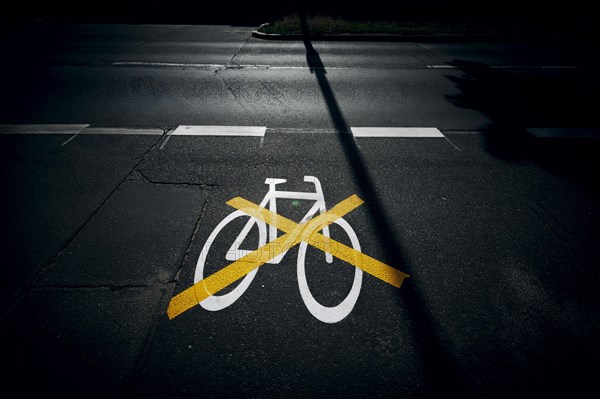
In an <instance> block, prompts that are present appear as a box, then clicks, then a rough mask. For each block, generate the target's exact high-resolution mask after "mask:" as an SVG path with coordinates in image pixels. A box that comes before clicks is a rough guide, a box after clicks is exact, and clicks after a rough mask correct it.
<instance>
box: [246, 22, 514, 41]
mask: <svg viewBox="0 0 600 399" xmlns="http://www.w3.org/2000/svg"><path fill="white" fill-rule="evenodd" d="M267 25H269V24H268V23H264V24H261V25H260V26H259V27H258V28H256V30H253V31H252V36H253V37H255V38H257V39H262V40H305V39H308V40H310V41H361V42H365V41H366V42H475V41H497V40H516V39H519V38H520V37H518V36H514V37H513V36H506V35H485V34H481V35H458V34H436V35H396V34H350V33H339V34H331V35H310V36H308V37H306V36H304V35H301V34H278V33H263V32H259V30H260V29H261V28H263V27H265V26H267Z"/></svg>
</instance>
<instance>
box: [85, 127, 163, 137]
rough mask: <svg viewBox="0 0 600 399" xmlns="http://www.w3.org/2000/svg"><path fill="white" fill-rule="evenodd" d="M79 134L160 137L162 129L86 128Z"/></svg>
mask: <svg viewBox="0 0 600 399" xmlns="http://www.w3.org/2000/svg"><path fill="white" fill-rule="evenodd" d="M79 134H106V135H119V136H137V135H140V136H162V134H163V130H162V129H143V128H121V127H118V128H117V127H87V128H85V129H83V130H82V131H80V132H79Z"/></svg>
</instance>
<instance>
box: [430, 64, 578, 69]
mask: <svg viewBox="0 0 600 399" xmlns="http://www.w3.org/2000/svg"><path fill="white" fill-rule="evenodd" d="M427 69H578V67H577V66H575V65H485V64H481V65H447V64H440V65H427Z"/></svg>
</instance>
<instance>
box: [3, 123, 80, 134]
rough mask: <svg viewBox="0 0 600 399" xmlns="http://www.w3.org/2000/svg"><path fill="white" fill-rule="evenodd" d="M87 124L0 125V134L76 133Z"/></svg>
mask: <svg viewBox="0 0 600 399" xmlns="http://www.w3.org/2000/svg"><path fill="white" fill-rule="evenodd" d="M88 126H89V125H87V124H35V125H34V124H25V125H0V134H77V133H79V132H80V131H81V130H83V129H85V128H86V127H88Z"/></svg>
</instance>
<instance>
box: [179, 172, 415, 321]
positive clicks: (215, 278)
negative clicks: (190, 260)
mask: <svg viewBox="0 0 600 399" xmlns="http://www.w3.org/2000/svg"><path fill="white" fill-rule="evenodd" d="M304 181H305V182H307V183H312V184H314V187H315V190H314V191H313V192H295V191H283V190H278V189H277V187H276V186H277V185H279V184H282V183H285V182H286V180H285V179H275V178H267V179H266V181H265V184H267V185H268V186H269V190H268V191H267V194H266V195H265V197H264V198H263V199H262V201H261V202H260V204H259V205H256V204H253V203H252V202H250V201H247V200H244V199H243V198H240V197H237V198H234V199H232V200H230V201H228V202H227V204H228V205H230V206H232V207H233V208H236V209H237V210H236V211H234V212H232V213H231V214H229V215H228V216H226V217H225V218H224V219H223V220H222V221H221V222H220V223H219V224H218V225H217V226H216V227H215V229H214V230H213V231H212V233H211V234H210V235H209V237H208V239H207V241H206V243H205V244H204V246H203V248H202V251H201V252H200V256H199V257H198V262H197V264H196V269H195V273H194V285H193V286H192V287H190V288H188V289H186V290H185V291H183V292H181V293H179V294H178V295H176V296H175V297H173V298H172V300H171V303H170V304H169V308H168V310H167V313H168V316H169V318H171V319H173V318H174V317H176V316H178V315H179V314H181V313H183V312H185V311H186V310H188V309H190V308H192V307H193V306H195V305H197V304H200V306H201V307H203V308H204V309H206V310H209V311H218V310H222V309H225V308H226V307H228V306H231V305H232V304H233V303H234V302H236V301H237V300H238V299H239V298H240V297H241V296H242V295H243V294H244V292H245V291H246V290H247V289H248V287H249V286H250V284H251V283H252V280H253V279H254V277H255V276H256V274H257V272H258V268H259V267H260V266H262V265H264V264H265V263H270V264H278V263H279V262H281V260H282V259H283V257H284V256H285V255H286V253H287V252H288V250H289V249H290V248H292V247H294V246H295V245H299V247H300V248H299V251H298V258H297V277H298V286H299V289H300V294H301V297H302V300H303V302H304V304H305V305H306V307H307V309H308V310H309V312H310V313H311V314H312V315H313V316H314V317H315V318H317V319H318V320H320V321H322V322H325V323H336V322H339V321H341V320H343V319H344V318H345V317H346V316H348V315H349V314H350V312H351V311H352V309H353V308H354V305H355V304H356V301H357V300H358V297H359V295H360V290H361V286H362V277H363V271H366V272H367V273H369V274H371V275H373V276H375V277H377V278H379V279H381V280H383V281H385V282H387V283H389V284H391V285H393V286H395V287H398V288H399V287H400V285H401V284H402V281H403V280H404V278H406V277H408V275H407V274H405V273H403V272H401V271H399V270H397V269H395V268H393V267H391V266H388V265H386V264H385V263H382V262H380V261H378V260H377V259H375V258H372V257H370V256H368V255H366V254H363V253H362V252H361V247H360V243H359V240H358V237H357V236H356V233H355V232H354V229H352V227H351V226H350V224H349V223H348V222H347V221H346V220H344V219H343V216H344V215H345V214H347V213H348V212H350V211H352V210H353V209H355V208H357V207H358V206H360V205H361V204H362V203H363V201H362V200H361V199H360V198H358V196H356V195H353V196H350V197H348V198H347V199H345V200H344V201H342V202H340V203H339V204H337V205H336V206H334V207H333V208H331V209H329V210H327V209H326V204H325V197H324V194H323V189H322V187H321V183H320V182H319V180H318V179H317V178H316V177H314V176H305V177H304ZM278 199H291V200H297V201H313V202H314V204H313V205H312V207H311V208H310V209H309V211H308V212H307V213H306V214H305V215H304V217H303V218H302V220H301V221H300V223H296V222H293V221H292V220H289V219H287V218H285V217H283V216H281V215H279V214H277V200H278ZM267 205H268V209H267V208H266V207H267ZM243 216H246V217H249V220H248V221H247V222H246V224H245V225H244V227H243V228H242V230H241V231H240V233H239V234H238V236H237V238H236V239H235V240H234V242H233V244H232V245H231V246H230V248H229V250H228V251H227V253H226V254H225V259H226V260H228V261H233V263H231V264H230V265H228V266H226V267H225V268H223V269H221V270H219V271H218V272H216V273H213V274H211V275H210V276H208V277H206V276H204V270H205V266H206V265H205V262H206V259H207V254H208V252H209V251H210V249H211V246H212V244H213V242H214V241H215V239H216V237H217V236H218V235H219V233H220V232H221V231H222V229H223V228H224V227H225V226H226V225H227V224H229V223H231V222H232V221H233V220H234V219H237V218H239V217H243ZM330 224H337V225H338V226H339V227H341V229H342V230H343V231H344V233H345V234H346V235H347V236H348V238H349V241H350V243H351V245H352V246H351V247H350V246H347V245H345V244H342V243H340V242H338V241H336V240H334V239H332V238H331V236H330V229H329V225H330ZM255 225H256V226H257V228H258V233H259V234H258V235H259V237H258V246H257V249H256V250H244V249H240V244H241V243H242V242H245V240H246V238H247V236H248V234H249V232H250V231H251V229H252V228H253V227H254V226H255ZM267 225H268V228H267ZM278 230H281V231H283V232H284V234H283V235H281V236H279V235H278ZM320 231H322V233H320ZM267 237H268V241H267ZM308 245H311V246H313V247H316V248H317V249H320V250H322V251H323V252H324V253H325V260H326V261H327V262H328V263H331V262H332V261H333V257H334V256H335V257H337V258H339V259H341V260H344V261H346V262H348V263H350V264H351V265H353V266H355V271H354V279H353V282H352V287H351V288H350V292H349V293H348V294H347V295H346V297H345V298H344V299H343V300H342V301H341V302H340V303H339V304H337V305H335V306H324V305H322V304H320V303H319V302H318V301H317V300H316V299H315V298H314V296H313V295H312V293H311V291H310V288H309V286H308V281H307V278H306V267H305V264H306V258H305V255H306V248H307V246H308ZM239 279H241V281H240V282H239V283H238V285H237V286H236V287H235V288H234V289H233V290H231V291H230V292H228V293H226V294H222V295H218V294H217V293H218V292H219V291H220V290H222V289H223V288H225V287H227V286H229V285H230V284H232V283H234V282H235V281H237V280H239Z"/></svg>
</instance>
